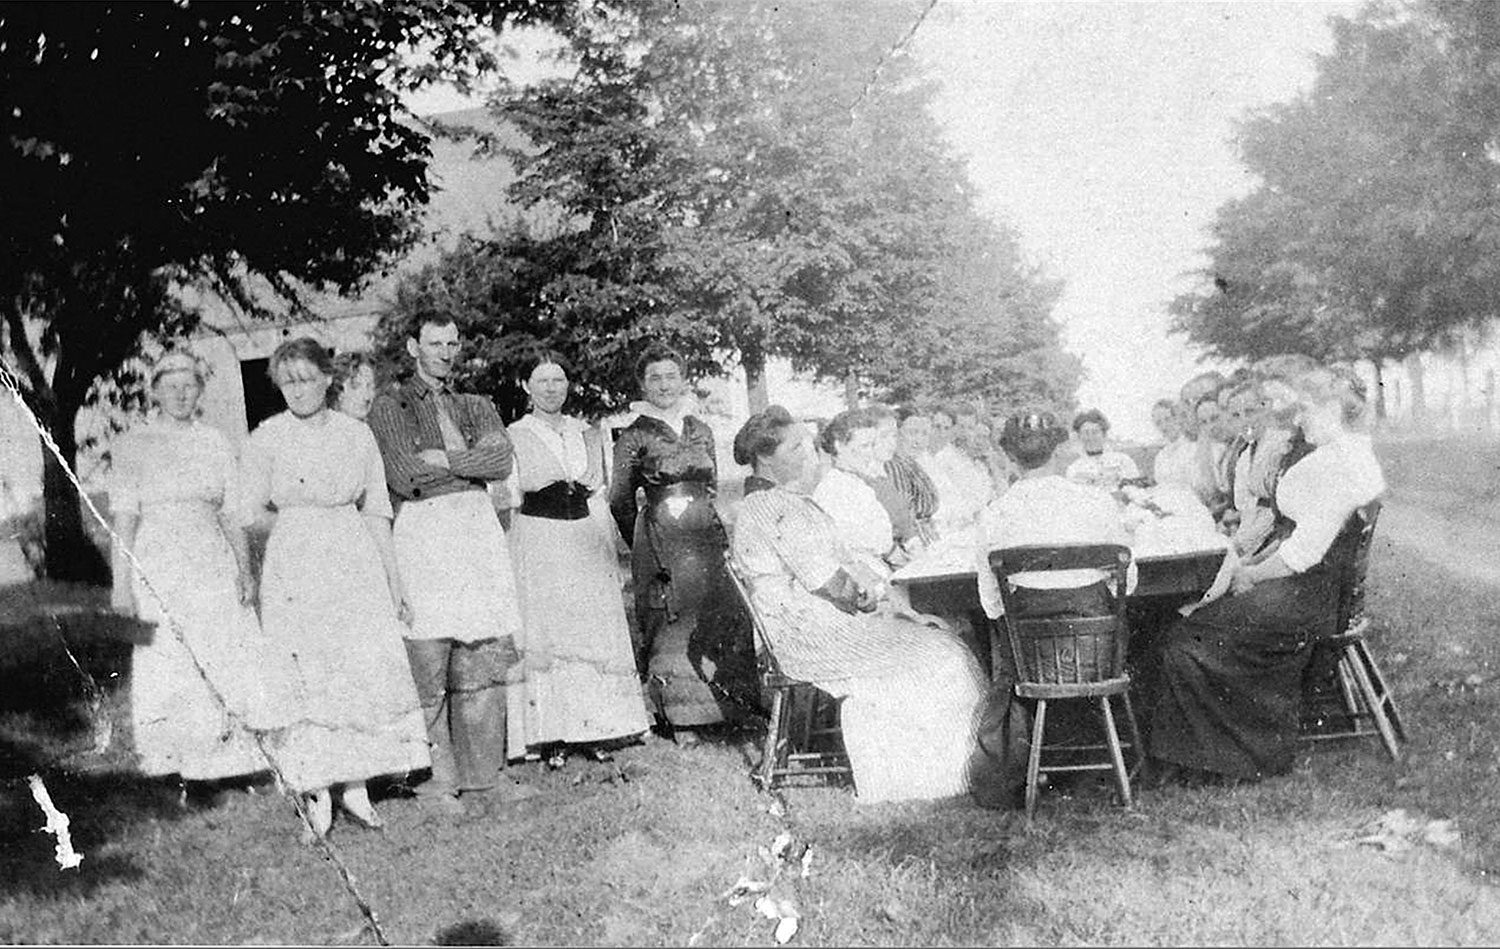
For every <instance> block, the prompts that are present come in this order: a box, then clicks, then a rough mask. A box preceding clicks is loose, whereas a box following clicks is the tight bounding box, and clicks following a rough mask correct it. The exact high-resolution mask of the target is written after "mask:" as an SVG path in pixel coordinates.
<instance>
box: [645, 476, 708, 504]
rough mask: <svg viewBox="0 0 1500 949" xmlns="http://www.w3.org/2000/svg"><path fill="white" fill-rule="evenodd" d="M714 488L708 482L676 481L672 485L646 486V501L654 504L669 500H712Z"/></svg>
mask: <svg viewBox="0 0 1500 949" xmlns="http://www.w3.org/2000/svg"><path fill="white" fill-rule="evenodd" d="M713 496H714V489H713V486H712V485H710V484H709V483H708V482H706V481H674V482H672V483H671V484H648V485H646V500H647V501H650V502H651V503H652V504H656V503H658V502H660V501H664V500H666V499H667V498H712V497H713Z"/></svg>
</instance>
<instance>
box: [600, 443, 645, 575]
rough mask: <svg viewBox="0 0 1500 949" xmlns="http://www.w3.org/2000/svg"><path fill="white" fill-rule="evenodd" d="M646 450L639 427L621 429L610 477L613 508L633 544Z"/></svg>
mask: <svg viewBox="0 0 1500 949" xmlns="http://www.w3.org/2000/svg"><path fill="white" fill-rule="evenodd" d="M645 451H646V446H645V442H644V439H643V438H642V436H641V433H640V432H639V430H637V429H636V428H634V427H630V428H626V429H625V430H624V431H622V432H620V437H619V439H618V440H617V441H616V442H615V456H614V464H613V470H612V471H611V472H610V478H609V510H610V513H611V514H613V515H614V518H615V526H616V527H618V528H619V529H620V537H621V538H622V539H623V540H624V541H625V544H626V546H630V544H631V542H632V540H633V539H634V537H635V515H636V504H635V489H636V488H638V487H639V486H640V482H641V457H642V456H643V455H644V454H645Z"/></svg>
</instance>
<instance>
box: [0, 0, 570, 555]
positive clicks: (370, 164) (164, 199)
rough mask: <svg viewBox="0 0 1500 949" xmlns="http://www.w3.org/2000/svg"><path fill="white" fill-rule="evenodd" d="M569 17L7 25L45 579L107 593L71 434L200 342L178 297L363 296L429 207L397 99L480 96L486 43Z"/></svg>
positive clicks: (229, 12) (104, 14)
mask: <svg viewBox="0 0 1500 949" xmlns="http://www.w3.org/2000/svg"><path fill="white" fill-rule="evenodd" d="M564 9H565V8H561V7H552V6H549V5H546V4H542V3H540V2H524V0H513V2H500V3H483V2H480V3H445V2H440V0H400V2H376V0H353V2H326V3H324V2H301V3H203V4H199V3H189V2H186V0H179V2H176V3H171V4H168V3H160V4H149V5H141V4H118V3H91V4H7V5H5V6H4V7H0V142H3V143H4V144H3V145H0V181H3V182H4V184H3V185H0V310H3V324H4V330H3V346H4V348H3V352H4V354H5V358H6V362H7V365H8V366H10V367H13V368H14V371H15V374H16V375H18V376H19V377H20V380H21V385H22V389H23V392H22V394H23V397H24V399H25V401H26V403H27V405H28V407H29V408H30V409H31V410H32V411H33V412H34V413H35V414H36V415H37V417H38V418H39V419H40V420H41V422H42V424H43V425H44V426H45V427H46V428H47V430H48V431H49V432H50V433H51V435H52V437H53V438H54V439H55V440H56V442H57V444H58V446H59V447H60V449H61V452H62V456H63V457H62V461H61V463H59V462H58V461H57V460H56V459H54V458H52V457H51V456H50V455H48V457H47V467H46V472H45V478H44V497H45V503H46V510H47V529H46V538H47V570H48V573H49V574H50V575H52V576H54V577H65V578H89V577H97V576H98V574H99V570H100V569H101V566H102V564H101V562H100V560H99V558H98V556H97V552H95V551H93V549H92V548H91V547H90V546H89V545H88V544H87V543H86V541H85V540H84V538H83V533H82V523H81V519H80V512H79V507H78V503H77V496H76V493H75V492H74V490H73V488H72V486H71V484H70V482H69V480H68V476H67V472H66V470H65V468H64V465H66V466H67V467H69V468H70V467H71V466H72V463H73V460H74V455H75V452H76V443H75V435H74V422H75V420H76V417H77V414H78V411H79V409H80V407H81V406H82V405H84V403H85V401H86V399H87V398H88V397H89V393H90V391H91V389H93V387H94V386H95V384H96V382H98V381H99V380H101V379H104V378H107V377H108V376H109V375H110V374H111V373H114V372H116V371H119V370H121V368H122V367H123V366H124V365H125V364H126V362H127V360H128V359H129V357H130V356H131V354H132V353H134V352H136V351H137V349H138V347H139V346H140V345H141V342H142V340H143V338H144V337H145V336H147V335H149V334H152V333H160V332H172V331H180V330H183V329H185V328H186V327H187V326H188V325H190V324H191V322H192V320H193V319H194V313H193V310H192V308H191V307H190V306H188V305H186V304H185V303H184V300H185V299H187V298H186V297H185V296H184V295H183V294H182V293H180V292H179V291H180V289H181V288H182V287H184V286H188V285H194V286H197V287H199V288H201V289H204V290H207V291H209V292H214V293H218V294H220V295H222V296H224V297H225V298H227V299H229V300H231V301H233V302H234V303H236V304H237V305H238V306H239V307H240V308H241V309H242V310H244V311H246V312H248V313H250V314H251V315H256V316H264V315H269V314H271V313H273V312H278V311H280V312H285V311H287V310H289V309H290V310H299V309H301V310H305V308H306V304H305V300H304V294H305V292H306V290H308V289H313V290H336V291H339V292H353V291H355V290H356V289H357V288H358V287H359V286H360V284H361V282H362V281H363V279H364V278H365V277H366V275H368V274H370V273H371V272H372V271H375V270H378V269H379V268H381V267H382V266H384V265H386V264H387V263H388V262H389V261H391V260H392V258H393V257H394V255H396V254H398V253H400V252H401V251H402V250H403V249H405V248H406V247H408V246H409V245H410V244H411V242H412V241H413V240H414V239H415V238H416V236H417V234H418V227H417V222H418V218H417V215H418V213H419V210H420V208H421V206H422V205H423V204H424V203H425V202H426V200H427V195H428V182H427V178H426V170H427V162H428V159H429V157H430V153H429V149H428V142H429V136H428V133H427V132H426V131H425V130H424V129H423V128H422V127H421V126H420V124H419V123H416V122H414V121H411V120H410V119H411V117H410V116H409V114H408V113H407V111H406V109H405V108H404V107H403V106H402V104H401V100H400V98H399V92H400V90H403V89H413V88H417V87H420V86H422V85H425V84H428V83H432V82H437V81H450V82H455V83H457V84H459V85H461V86H465V85H466V84H467V83H468V82H470V81H471V80H472V79H473V78H474V77H475V76H476V75H478V74H479V73H480V72H483V71H487V70H492V69H494V68H495V65H496V63H495V59H494V56H493V54H492V53H490V52H489V51H488V49H487V47H486V46H485V44H484V42H483V40H484V33H483V32H482V30H483V29H485V28H488V27H493V26H500V25H503V24H505V23H507V22H517V21H525V20H534V19H539V18H547V19H556V18H557V17H558V16H560V15H562V12H563V11H564ZM415 48H419V49H421V50H422V51H423V55H422V56H420V57H418V56H412V55H410V53H411V51H412V50H413V49H415ZM126 381H127V382H128V381H129V380H128V379H127V380H126Z"/></svg>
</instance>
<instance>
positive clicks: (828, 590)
mask: <svg viewBox="0 0 1500 949" xmlns="http://www.w3.org/2000/svg"><path fill="white" fill-rule="evenodd" d="M735 443H736V445H737V446H743V449H744V451H745V452H747V453H748V455H749V456H750V457H751V458H752V459H753V464H754V466H755V473H756V475H757V476H758V478H760V479H762V480H763V481H766V482H770V483H771V484H772V486H771V487H768V488H765V489H763V490H759V491H756V492H755V493H753V494H751V495H749V496H748V497H746V498H745V503H744V507H743V508H742V509H741V510H740V515H739V520H738V522H737V524H736V527H735V533H734V540H733V542H732V544H731V545H730V546H731V550H732V551H733V556H734V563H735V567H736V569H737V570H738V571H739V573H740V575H741V576H743V577H744V578H745V581H746V583H747V585H748V586H749V590H750V597H751V599H752V601H753V602H754V604H755V607H756V609H757V611H758V612H759V613H760V615H761V617H762V618H763V619H764V621H765V625H766V634H767V636H768V637H769V638H770V640H771V645H772V648H774V649H775V651H776V657H777V659H778V660H779V661H780V663H781V667H782V669H783V670H784V671H785V672H786V674H787V675H789V676H792V677H794V678H798V679H802V680H805V681H808V682H811V683H813V684H814V685H816V686H817V687H818V688H820V689H823V690H824V691H826V692H829V693H830V694H832V695H834V696H835V697H843V698H844V704H843V713H842V720H843V732H844V745H845V747H846V748H847V750H848V752H849V761H850V764H851V765H852V767H853V769H854V779H855V785H856V787H857V788H858V794H859V799H860V801H861V802H865V803H869V802H874V801H895V800H908V799H917V798H939V797H946V796H949V795H955V794H961V793H964V792H965V791H968V790H970V789H971V783H972V780H973V779H972V778H971V768H973V767H974V765H973V764H972V763H971V757H972V756H975V755H976V753H977V743H976V728H977V727H978V725H979V719H980V707H981V703H982V700H983V698H984V695H985V682H984V677H983V675H982V673H981V672H980V670H979V666H978V664H977V663H976V662H975V661H974V657H973V656H972V655H971V654H970V653H969V651H968V649H967V648H965V646H964V644H963V643H962V641H960V640H959V639H958V637H956V636H954V635H953V634H952V633H949V632H946V631H944V630H941V629H936V628H932V627H928V626H924V625H922V624H921V623H919V622H917V621H916V619H915V618H912V617H910V616H907V615H903V614H900V613H898V612H896V611H894V610H893V609H891V608H890V607H889V606H888V605H887V604H886V603H885V602H883V600H882V593H883V592H884V590H885V585H884V584H883V583H881V582H879V581H878V580H877V579H876V578H875V577H874V576H872V575H871V574H870V573H869V571H868V570H867V569H866V568H865V567H864V566H863V565H862V563H861V561H860V559H858V558H855V557H852V556H851V555H850V553H849V551H848V550H847V548H846V547H845V546H844V544H843V543H841V542H840V540H839V537H838V533H837V531H836V529H835V527H834V524H833V521H832V519H830V518H829V516H828V515H827V514H826V513H824V511H823V510H822V508H820V507H819V506H818V505H817V504H815V503H813V501H812V500H811V499H810V498H809V497H808V496H807V492H808V490H809V484H808V480H809V476H810V473H812V472H813V471H815V467H814V460H813V453H812V448H811V445H810V441H809V439H808V437H807V433H806V431H805V430H804V429H803V427H802V426H800V425H798V424H796V423H795V422H794V421H793V420H792V418H791V416H790V415H788V414H787V412H786V410H785V409H782V408H781V407H779V406H771V407H770V408H768V409H767V410H766V411H764V412H761V413H759V414H757V415H754V416H751V418H750V420H749V421H748V422H746V423H745V427H744V428H743V429H742V430H741V432H740V434H739V436H738V437H737V438H736V439H735Z"/></svg>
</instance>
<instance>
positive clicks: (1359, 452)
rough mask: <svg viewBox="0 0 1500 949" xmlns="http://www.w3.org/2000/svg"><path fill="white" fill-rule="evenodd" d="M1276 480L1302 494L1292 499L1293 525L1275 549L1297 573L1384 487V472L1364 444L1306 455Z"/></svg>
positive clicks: (1324, 550) (1309, 565)
mask: <svg viewBox="0 0 1500 949" xmlns="http://www.w3.org/2000/svg"><path fill="white" fill-rule="evenodd" d="M1304 465H1306V466H1307V467H1306V468H1305V469H1304V470H1302V471H1298V470H1297V469H1298V468H1302V467H1303V466H1304ZM1294 473H1295V477H1294ZM1289 482H1290V484H1289ZM1281 485H1282V488H1289V489H1291V490H1294V491H1297V492H1299V493H1300V494H1301V495H1302V496H1301V497H1300V498H1298V499H1297V503H1296V522H1297V524H1296V527H1294V528H1293V529H1292V533H1291V535H1290V536H1288V537H1287V539H1286V540H1284V541H1282V543H1281V546H1280V547H1279V548H1278V549H1277V553H1279V554H1280V555H1281V559H1282V561H1283V562H1285V563H1286V565H1287V567H1289V568H1290V569H1291V570H1292V571H1293V572H1295V573H1302V572H1303V571H1305V570H1310V569H1312V568H1313V567H1315V566H1317V564H1318V563H1319V562H1321V561H1322V559H1323V557H1324V555H1325V554H1327V553H1328V548H1329V547H1331V546H1333V542H1334V540H1335V539H1337V538H1338V535H1339V531H1341V530H1343V528H1344V523H1345V522H1346V521H1348V519H1349V515H1351V514H1353V513H1354V510H1355V508H1358V507H1359V506H1361V505H1363V504H1368V503H1369V502H1370V501H1373V500H1375V499H1376V498H1377V497H1379V496H1380V495H1381V494H1382V493H1383V492H1384V491H1385V476H1384V475H1383V474H1382V473H1381V470H1380V463H1379V462H1378V461H1376V460H1375V455H1374V453H1373V452H1372V451H1370V449H1369V446H1368V445H1358V446H1353V447H1351V446H1347V445H1346V446H1340V450H1338V451H1329V450H1327V449H1319V450H1318V451H1316V452H1314V453H1313V454H1311V455H1308V456H1307V457H1306V458H1304V459H1302V460H1301V461H1299V462H1298V463H1297V464H1295V465H1293V466H1292V468H1291V469H1290V470H1288V471H1287V473H1286V475H1285V476H1284V477H1283V478H1282V482H1281ZM1289 513H1290V511H1289Z"/></svg>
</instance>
